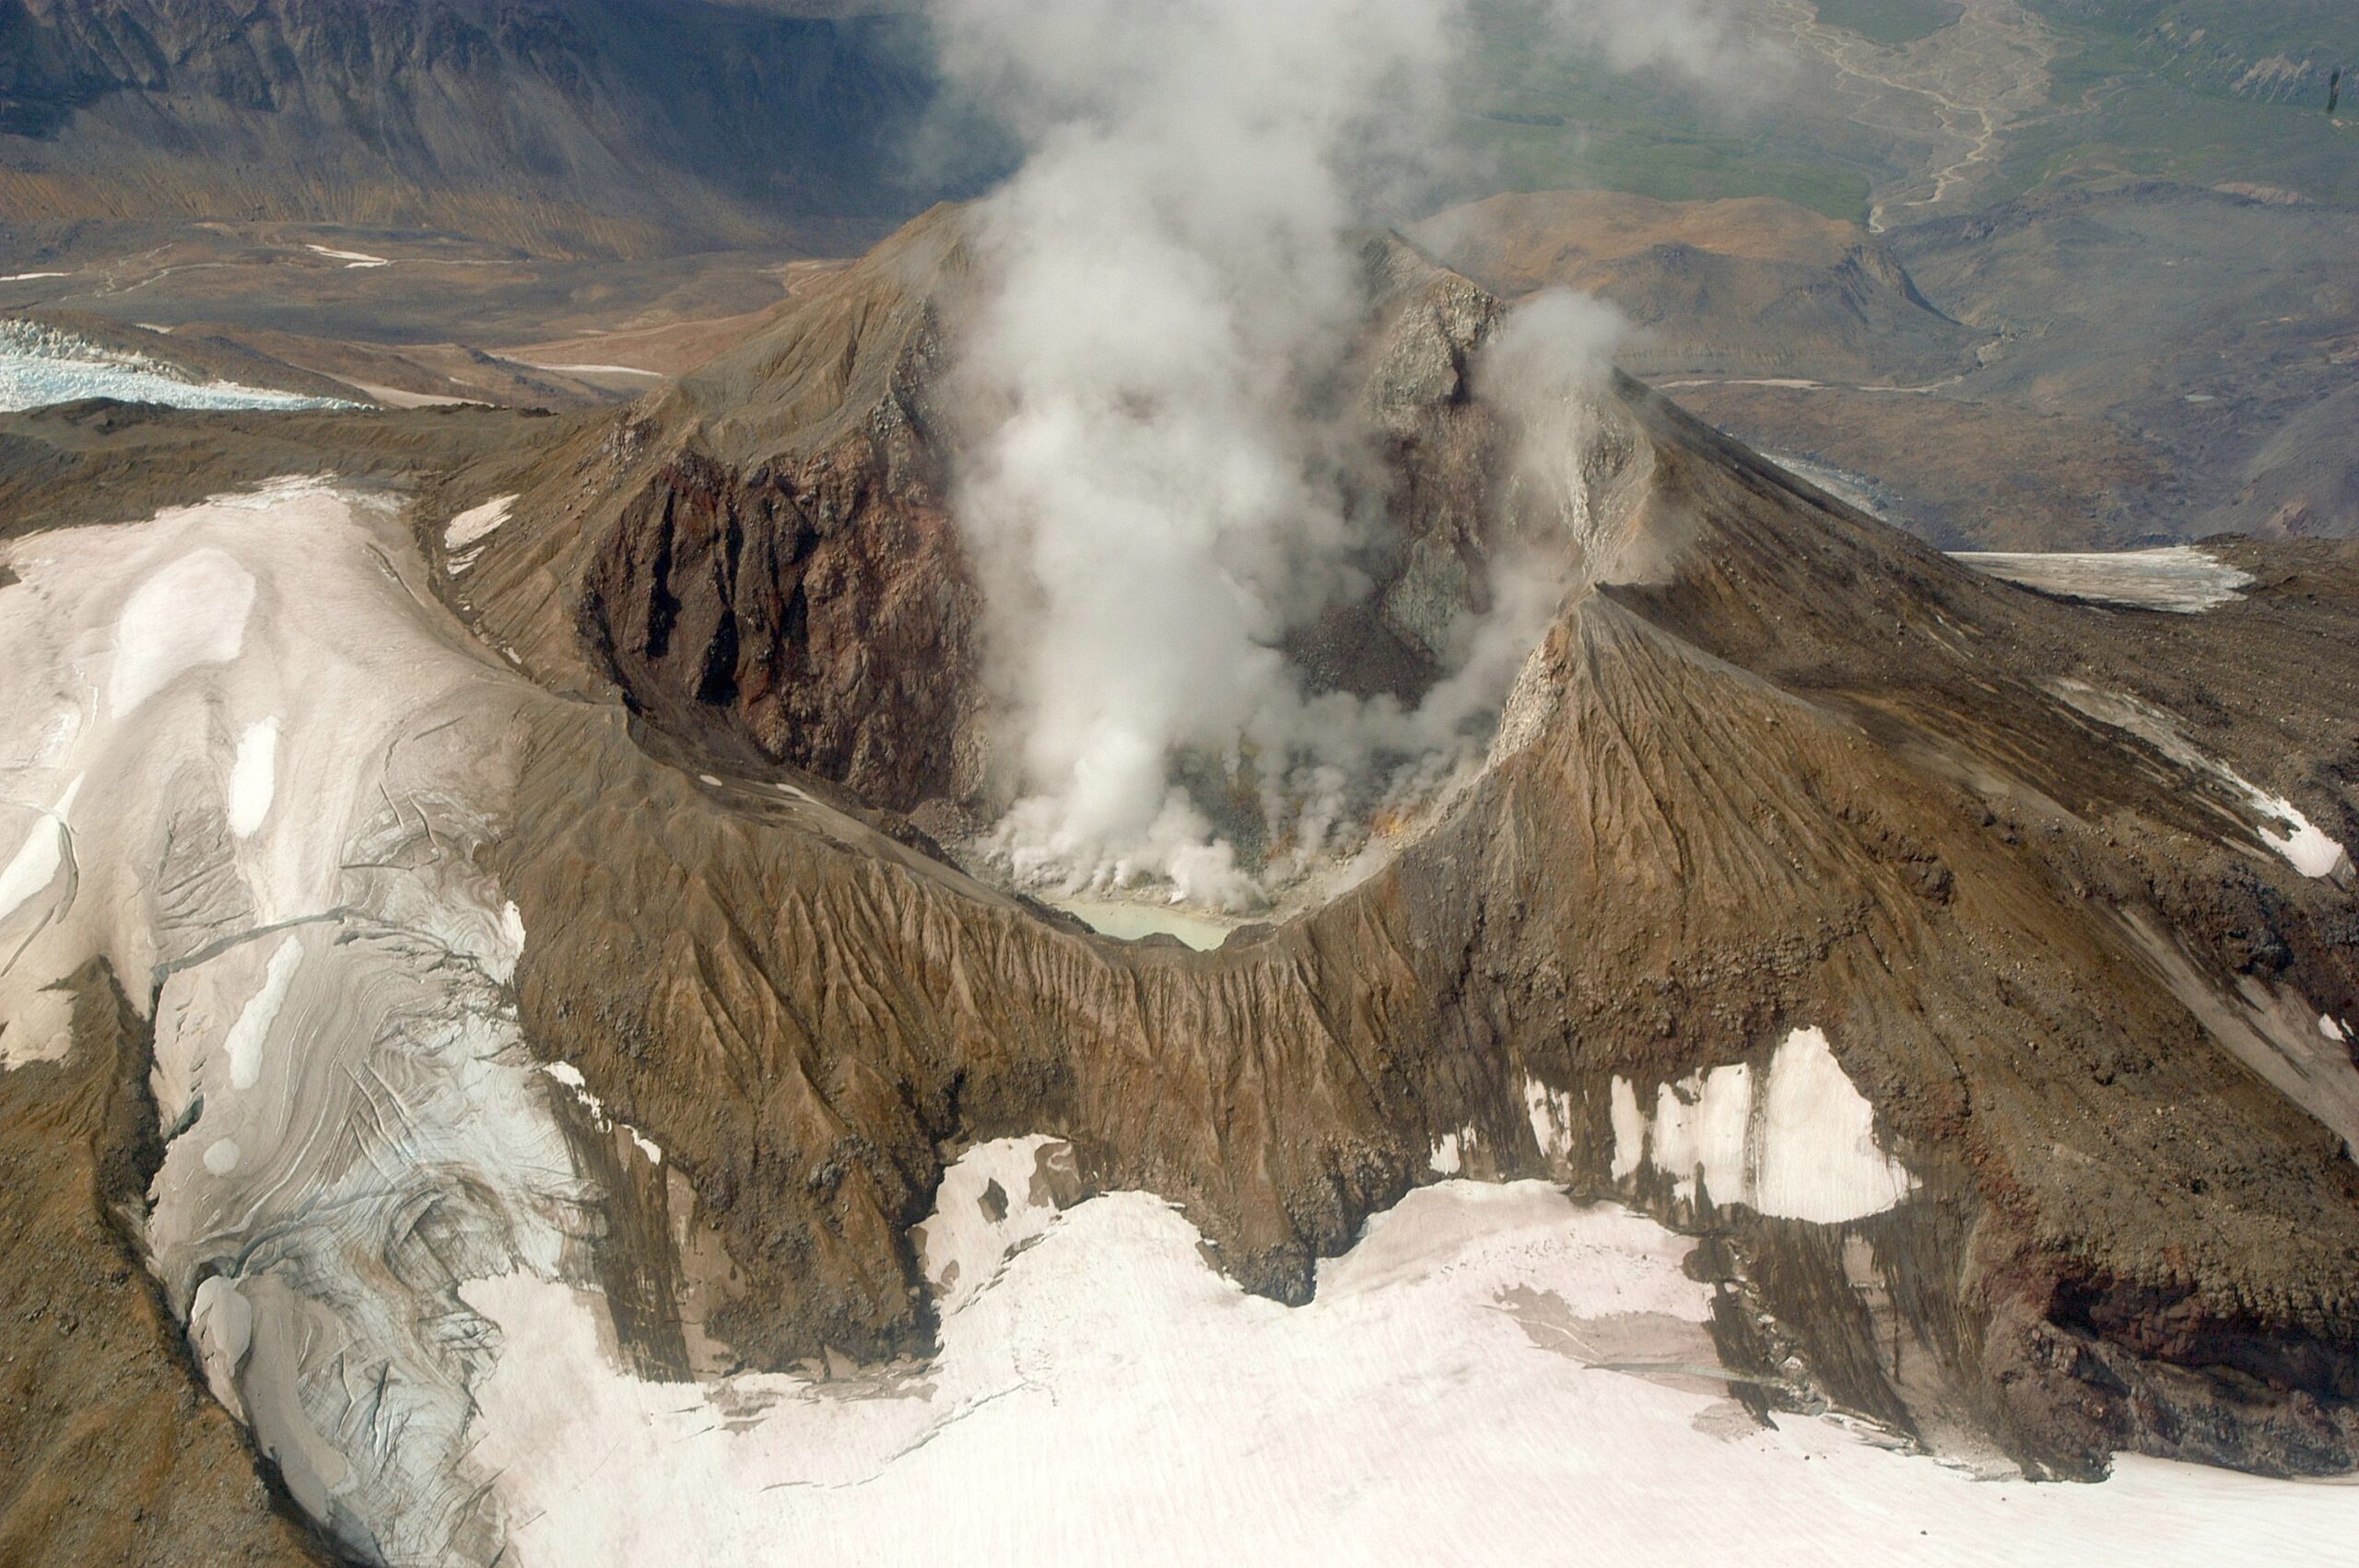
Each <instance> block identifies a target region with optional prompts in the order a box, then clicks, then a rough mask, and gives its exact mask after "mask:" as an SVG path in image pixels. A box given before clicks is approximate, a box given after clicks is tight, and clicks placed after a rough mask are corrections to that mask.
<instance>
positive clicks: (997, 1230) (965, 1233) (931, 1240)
mask: <svg viewBox="0 0 2359 1568" xmlns="http://www.w3.org/2000/svg"><path fill="white" fill-rule="evenodd" d="M1060 1175H1062V1176H1068V1177H1071V1178H1072V1179H1073V1180H1074V1184H1075V1186H1076V1187H1077V1186H1078V1182H1079V1172H1078V1169H1077V1167H1076V1166H1075V1164H1074V1153H1073V1146H1072V1145H1071V1144H1069V1143H1066V1142H1063V1141H1060V1140H1058V1139H1053V1138H1041V1137H1037V1136H1036V1137H1031V1138H1002V1139H998V1140H996V1141H992V1142H989V1143H982V1144H978V1145H977V1146H976V1147H975V1148H973V1149H970V1150H968V1152H967V1153H965V1154H963V1155H961V1156H960V1157H959V1158H958V1159H957V1160H956V1161H954V1162H952V1163H951V1164H950V1167H949V1168H948V1169H947V1170H945V1171H944V1172H943V1173H942V1185H941V1186H940V1187H939V1188H936V1189H935V1190H934V1200H933V1213H932V1214H930V1215H928V1216H927V1217H926V1219H925V1221H924V1222H923V1223H921V1224H919V1225H918V1226H917V1227H916V1228H915V1229H914V1230H913V1231H911V1232H910V1246H914V1247H915V1248H917V1253H918V1265H919V1268H920V1270H921V1271H922V1272H923V1274H924V1275H925V1281H926V1284H927V1286H928V1287H929V1288H931V1289H932V1290H933V1295H934V1300H935V1303H936V1304H937V1305H938V1306H939V1308H940V1310H942V1311H944V1312H955V1311H957V1309H958V1308H960V1307H962V1306H964V1305H967V1303H968V1302H970V1301H972V1300H974V1299H975V1297H977V1296H978V1295H980V1294H981V1293H982V1292H983V1290H984V1288H985V1287H986V1286H988V1285H990V1284H991V1282H992V1280H993V1278H995V1277H996V1275H997V1273H998V1270H999V1267H1000V1265H1001V1264H1002V1263H1003V1261H1005V1260H1006V1259H1007V1258H1009V1257H1011V1256H1013V1255H1014V1254H1015V1252H1017V1251H1019V1250H1020V1249H1022V1248H1023V1247H1025V1246H1029V1245H1030V1244H1031V1243H1032V1242H1033V1241H1034V1240H1035V1239H1036V1238H1038V1237H1039V1236H1040V1235H1042V1234H1044V1233H1045V1232H1046V1231H1047V1230H1048V1228H1049V1226H1050V1223H1051V1222H1053V1221H1054V1220H1055V1219H1056V1217H1057V1211H1058V1208H1059V1204H1058V1202H1057V1199H1056V1192H1055V1189H1056V1187H1057V1185H1058V1179H1057V1178H1058V1177H1059V1176H1060Z"/></svg>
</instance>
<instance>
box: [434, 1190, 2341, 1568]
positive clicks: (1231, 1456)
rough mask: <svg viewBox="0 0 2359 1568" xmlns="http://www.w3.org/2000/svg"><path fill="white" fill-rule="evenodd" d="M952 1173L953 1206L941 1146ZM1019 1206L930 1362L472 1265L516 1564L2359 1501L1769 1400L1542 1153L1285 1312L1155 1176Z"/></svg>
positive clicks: (1424, 1205)
mask: <svg viewBox="0 0 2359 1568" xmlns="http://www.w3.org/2000/svg"><path fill="white" fill-rule="evenodd" d="M978 1153H979V1155H980V1157H981V1158H983V1159H986V1160H999V1161H1000V1163H1003V1164H1004V1163H1006V1162H1005V1160H1004V1159H1003V1158H1002V1155H1003V1153H1005V1151H1002V1153H998V1154H994V1153H984V1152H980V1151H979V1152H978ZM944 1193H945V1199H944V1201H945V1205H949V1204H951V1203H953V1201H954V1199H953V1197H952V1194H954V1193H957V1199H956V1201H958V1202H966V1201H969V1200H971V1195H968V1194H966V1193H964V1191H963V1188H961V1184H960V1181H959V1178H958V1176H957V1167H954V1169H953V1173H952V1176H950V1177H949V1178H947V1179H946V1180H945V1187H944ZM1002 1194H1003V1196H1004V1197H1005V1198H1006V1199H1008V1200H1009V1201H1010V1202H1011V1203H1012V1204H1015V1205H1018V1206H1020V1205H1021V1204H1022V1202H1023V1201H1024V1199H1023V1195H1022V1194H1021V1193H1020V1192H1015V1191H1013V1190H1010V1189H1009V1188H1007V1187H1006V1185H1005V1183H1002ZM1023 1230H1024V1231H1025V1233H1026V1235H1027V1239H1028V1241H1029V1245H1028V1246H1024V1247H1022V1249H1021V1250H1019V1251H1017V1252H1015V1255H1014V1256H1013V1257H1010V1258H1007V1259H1006V1260H1005V1262H1004V1264H1003V1266H1001V1267H1000V1268H999V1269H998V1270H997V1272H996V1273H995V1275H994V1276H993V1277H992V1279H991V1280H990V1281H989V1282H988V1283H987V1284H986V1285H985V1286H984V1287H983V1288H981V1289H980V1290H978V1291H975V1292H973V1293H961V1299H958V1300H957V1301H955V1302H951V1303H948V1304H946V1305H945V1313H944V1318H943V1325H942V1352H941V1354H940V1356H939V1357H938V1358H937V1359H936V1360H935V1361H934V1362H933V1363H930V1364H927V1365H924V1366H922V1367H904V1368H902V1369H900V1370H899V1371H898V1373H893V1372H878V1373H874V1374H863V1375H852V1376H850V1377H838V1378H835V1379H833V1380H815V1379H807V1378H804V1377H796V1376H773V1375H741V1376H738V1377H734V1378H732V1379H729V1380H727V1381H726V1382H724V1383H722V1384H718V1385H713V1386H709V1387H704V1388H696V1387H683V1386H681V1385H678V1384H652V1383H643V1382H640V1381H637V1380H635V1379H634V1378H632V1377H631V1376H630V1375H628V1374H626V1373H624V1372H622V1371H621V1370H619V1369H618V1368H617V1366H616V1363H615V1362H614V1359H613V1357H612V1355H611V1354H610V1353H609V1352H607V1351H605V1350H604V1349H603V1348H602V1347H601V1345H600V1330H601V1322H602V1319H601V1315H600V1313H599V1310H598V1308H597V1306H596V1304H595V1303H594V1301H593V1300H592V1299H591V1298H588V1297H585V1296H581V1295H579V1294H576V1293H573V1292H570V1291H569V1290H568V1289H566V1288H565V1287H564V1286H562V1285H558V1284H554V1283H551V1282H548V1281H544V1280H539V1279H535V1278H534V1277H532V1276H531V1275H529V1274H522V1273H520V1274H518V1275H516V1276H514V1277H512V1278H508V1279H501V1280H493V1281H483V1282H480V1283H476V1284H471V1285H468V1286H465V1287H464V1288H463V1294H464V1298H465V1300H466V1301H467V1302H468V1303H469V1304H470V1305H473V1306H474V1307H475V1309H477V1310H478V1311H481V1312H483V1313H484V1314H485V1315H486V1316H489V1317H491V1318H492V1319H494V1320H495V1321H497V1323H498V1324H499V1333H500V1342H501V1344H502V1346H503V1349H502V1352H501V1354H500V1357H499V1362H498V1363H497V1365H496V1366H495V1367H494V1368H493V1369H492V1372H491V1375H490V1376H489V1377H488V1378H487V1379H486V1380H485V1382H484V1383H483V1384H482V1385H480V1386H479V1387H477V1388H476V1390H475V1392H476V1394H477V1396H478V1398H479V1400H480V1410H479V1413H478V1416H477V1419H476V1421H475V1427H474V1431H475V1434H476V1436H477V1437H478V1439H479V1446H478V1447H477V1448H476V1449H475V1457H476V1458H477V1459H478V1460H480V1461H481V1462H482V1463H483V1464H484V1466H485V1467H486V1469H487V1470H488V1471H489V1472H490V1473H493V1474H495V1475H497V1476H498V1477H499V1480H498V1482H497V1483H496V1484H497V1485H498V1486H499V1489H500V1492H501V1496H502V1501H503V1504H504V1508H505V1513H506V1515H507V1516H508V1517H509V1518H511V1519H512V1520H514V1521H515V1524H514V1527H513V1528H512V1529H511V1533H510V1537H509V1540H508V1554H507V1557H506V1561H507V1562H511V1563H517V1564H523V1565H531V1564H546V1563H565V1564H569V1565H594V1564H621V1563H630V1564H636V1565H647V1568H652V1565H657V1564H670V1563H680V1564H687V1563H695V1564H716V1565H719V1564H746V1565H752V1564H757V1563H765V1564H766V1563H776V1562H827V1563H830V1564H836V1565H859V1564H865V1563H877V1564H886V1563H892V1564H900V1563H910V1562H936V1561H945V1560H956V1561H959V1562H1121V1563H1123V1564H1125V1565H1126V1568H1136V1565H1155V1564H1205V1565H1208V1568H1211V1565H1217V1568H1234V1565H1235V1564H1237V1563H1238V1562H1292V1563H1306V1564H1327V1563H1333V1564H1339V1565H1341V1564H1352V1565H1355V1568H1357V1565H1363V1564H1371V1563H1373V1564H1401V1565H1402V1568H1431V1565H1432V1564H1435V1563H1438V1562H1501V1563H1543V1562H1605V1563H1610V1562H1625V1563H1648V1564H1689V1563H1693V1564H1698V1565H1702V1564H1710V1565H1712V1568H1725V1565H1726V1564H1729V1563H1736V1562H1743V1563H1766V1564H1804V1563H1808V1564H1819V1563H1824V1562H1829V1561H1835V1560H1842V1561H1853V1562H1878V1563H1908V1564H1968V1563H1971V1564H1975V1565H1978V1568H1980V1565H1985V1564H1991V1563H2022V1564H2032V1563H2047V1562H2071V1561H2092V1562H2120V1561H2128V1560H2135V1561H2137V1562H2139V1563H2141V1565H2142V1568H2169V1565H2174V1564H2187V1565H2189V1568H2193V1565H2197V1564H2201V1565H2203V1568H2213V1565H2215V1564H2217V1563H2220V1562H2297V1561H2316V1562H2324V1561H2329V1560H2331V1559H2332V1558H2333V1557H2334V1556H2335V1554H2336V1553H2337V1552H2339V1551H2341V1550H2344V1543H2346V1542H2347V1541H2349V1540H2350V1539H2353V1537H2352V1532H2353V1531H2354V1530H2359V1488H2353V1487H2347V1486H2332V1485H2304V1484H2300V1483H2294V1482H2279V1481H2268V1480H2259V1479H2256V1478H2253V1477H2250V1476H2245V1475H2238V1474H2233V1473H2230V1472H2225V1471H2219V1470H2210V1469H2197V1468H2192V1467H2188V1466H2180V1465H2172V1464H2166V1463H2163V1462H2160V1461H2154V1460H2146V1459H2138V1458H2128V1457H2125V1458H2123V1459H2121V1460H2120V1461H2118V1467H2117V1469H2116V1471H2115V1473H2114V1476H2113V1478H2112V1479H2111V1480H2107V1481H2106V1482H2104V1483H2103V1484H2100V1485H2095V1486H2066V1485H2042V1486H2035V1485H2031V1484H2027V1483H2024V1482H2020V1481H2013V1480H1977V1479H1974V1478H1973V1477H1971V1476H1969V1475H1967V1474H1966V1473H1964V1472H1961V1471H1958V1470H1954V1469H1948V1468H1945V1467H1944V1466H1942V1464H1940V1463H1939V1462H1937V1461H1935V1460H1932V1459H1930V1458H1926V1457H1920V1456H1917V1455H1912V1454H1907V1453H1902V1452H1895V1451H1894V1450H1893V1449H1891V1448H1890V1447H1888V1446H1885V1445H1880V1444H1878V1443H1875V1442H1872V1441H1865V1440H1863V1437H1865V1436H1872V1434H1870V1433H1863V1432H1862V1431H1861V1429H1860V1428H1859V1427H1857V1426H1856V1425H1854V1424H1851V1423H1848V1422H1844V1421H1842V1420H1839V1419H1831V1418H1825V1417H1817V1418H1813V1417H1801V1416H1780V1417H1778V1424H1777V1425H1776V1426H1775V1427H1774V1428H1764V1427H1761V1426H1758V1425H1756V1424H1754V1423H1752V1422H1749V1421H1748V1420H1747V1419H1746V1418H1744V1417H1743V1414H1742V1412H1741V1409H1740V1407H1738V1406H1737V1405H1736V1404H1735V1402H1734V1401H1733V1400H1732V1399H1731V1398H1729V1395H1728V1389H1727V1386H1726V1384H1725V1383H1724V1382H1722V1381H1721V1380H1720V1379H1719V1378H1718V1377H1717V1376H1715V1375H1713V1366H1714V1363H1713V1361H1712V1352H1711V1351H1710V1344H1709V1340H1708V1337H1707V1335H1706V1333H1705V1331H1704V1329H1703V1327H1702V1325H1703V1323H1704V1321H1705V1318H1706V1316H1707V1315H1708V1311H1709V1309H1710V1301H1711V1287H1710V1286H1708V1285H1706V1284H1702V1283H1699V1282H1697V1281H1694V1280H1691V1279H1689V1278H1687V1277H1686V1275H1685V1274H1684V1272H1683V1271H1682V1268H1681V1265H1682V1263H1683V1261H1684V1258H1685V1255H1686V1253H1687V1251H1688V1249H1689V1247H1690V1246H1691V1245H1692V1244H1691V1243H1690V1242H1688V1241H1687V1240H1685V1239H1684V1238H1681V1237H1679V1236H1676V1235H1672V1233H1670V1232H1668V1231H1666V1230H1664V1229H1662V1228H1661V1226H1659V1225H1657V1224H1655V1223H1653V1222H1651V1221H1649V1220H1647V1219H1644V1218H1642V1217H1640V1216H1638V1215H1636V1214H1634V1213H1631V1212H1629V1211H1626V1210H1624V1209H1621V1208H1618V1207H1615V1206H1612V1205H1598V1206H1592V1207H1581V1206H1579V1205H1577V1204H1576V1203H1575V1202H1573V1201H1572V1200H1571V1199H1567V1198H1566V1197H1565V1196H1564V1195H1563V1194H1561V1193H1560V1192H1559V1191H1557V1190H1556V1189H1555V1188H1553V1187H1551V1186H1549V1185H1547V1184H1544V1183H1539V1182H1521V1183H1516V1184H1512V1185H1508V1186H1485V1185H1479V1184H1475V1183H1471V1182H1448V1183H1444V1184H1441V1185H1439V1186H1436V1187H1431V1188H1425V1189H1423V1190H1421V1191H1418V1192H1414V1193H1412V1194H1411V1195H1410V1196H1409V1197H1408V1198H1406V1199H1403V1200H1402V1202H1401V1204H1400V1205H1399V1206H1398V1207H1397V1208H1395V1209H1393V1210H1392V1211H1390V1212H1387V1213H1382V1214H1379V1215H1377V1216H1376V1217H1374V1218H1373V1219H1371V1220H1370V1221H1369V1222H1368V1224H1367V1228H1366V1230H1365V1232H1364V1233H1363V1235H1361V1237H1360V1239H1359V1241H1358V1243H1357V1245H1356V1246H1354V1247H1353V1248H1352V1250H1351V1251H1349V1252H1348V1253H1346V1254H1345V1255H1344V1256H1343V1257H1341V1258H1335V1259H1332V1260H1331V1261H1329V1262H1327V1263H1324V1264H1322V1265H1320V1270H1319V1278H1318V1291H1317V1294H1316V1296H1315V1297H1314V1299H1313V1300H1312V1301H1311V1302H1310V1303H1309V1305H1304V1306H1301V1307H1286V1306H1282V1305H1278V1304H1276V1303H1274V1302H1271V1301H1267V1300H1263V1299H1262V1298H1260V1297H1255V1296H1250V1295H1247V1294H1246V1293H1244V1292H1242V1291H1241V1290H1239V1289H1238V1287H1237V1286H1236V1285H1234V1284H1232V1283H1230V1282H1229V1281H1227V1280H1226V1279H1224V1278H1223V1277H1222V1276H1221V1275H1220V1274H1219V1273H1217V1272H1215V1270H1213V1269H1212V1268H1211V1267H1210V1265H1209V1264H1208V1263H1207V1262H1206V1261H1205V1257H1204V1254H1203V1251H1202V1250H1201V1248H1200V1245H1199V1241H1200V1238H1199V1237H1198V1235H1197V1233H1196V1231H1195V1230H1194V1228H1193V1227H1192V1226H1191V1225H1190V1224H1189V1223H1188V1222H1187V1221H1186V1219H1185V1218H1183V1217H1182V1216H1181V1215H1180V1212H1179V1211H1177V1210H1175V1209H1173V1208H1172V1207H1171V1206H1170V1205H1168V1204H1166V1203H1164V1202H1162V1201H1160V1200H1158V1199H1154V1198H1150V1197H1147V1196H1145V1195H1144V1194H1140V1193H1130V1192H1125V1193H1112V1194H1108V1195H1105V1196H1102V1197H1098V1198H1094V1199H1088V1200H1086V1201H1084V1202H1081V1203H1079V1204H1078V1205H1077V1206H1075V1207H1073V1208H1071V1209H1069V1210H1067V1211H1063V1212H1062V1213H1057V1214H1053V1215H1049V1216H1047V1217H1045V1218H1044V1219H1042V1218H1039V1217H1035V1220H1034V1221H1032V1222H1029V1223H1026V1224H1025V1225H1024V1226H1023ZM966 1239H967V1240H968V1241H971V1240H973V1239H976V1238H975V1237H974V1235H973V1234H972V1232H971V1229H969V1230H968V1232H967V1234H966ZM959 1277H960V1280H961V1281H962V1282H965V1281H971V1278H972V1275H971V1273H970V1272H969V1270H968V1269H967V1267H966V1266H965V1264H964V1262H962V1267H961V1270H960V1276H959ZM1699 1362H1700V1363H1703V1364H1702V1365H1701V1366H1700V1367H1699V1365H1698V1363H1699ZM1699 1373H1700V1374H1701V1375H1698V1374H1699Z"/></svg>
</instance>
